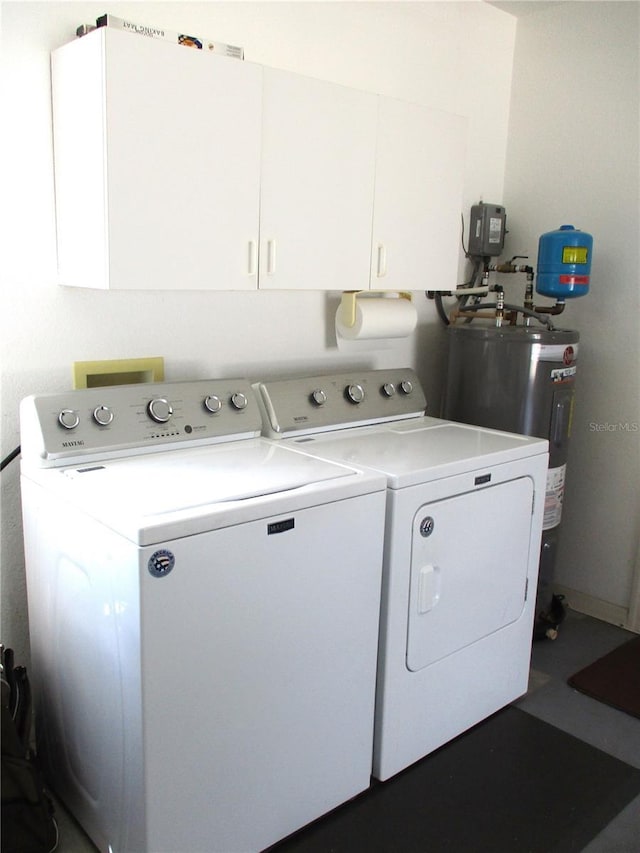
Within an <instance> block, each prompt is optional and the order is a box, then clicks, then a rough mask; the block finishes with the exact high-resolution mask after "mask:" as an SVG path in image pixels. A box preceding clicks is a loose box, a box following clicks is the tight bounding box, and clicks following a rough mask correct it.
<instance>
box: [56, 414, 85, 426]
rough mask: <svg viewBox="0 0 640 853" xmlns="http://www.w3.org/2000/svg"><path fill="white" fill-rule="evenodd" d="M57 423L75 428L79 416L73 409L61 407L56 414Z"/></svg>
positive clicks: (78, 421)
mask: <svg viewBox="0 0 640 853" xmlns="http://www.w3.org/2000/svg"><path fill="white" fill-rule="evenodd" d="M58 423H59V424H60V426H62V427H64V428H65V429H75V428H76V427H77V426H78V424H79V423H80V416H79V415H78V413H77V412H74V411H73V409H63V410H62V411H61V412H60V414H59V415H58Z"/></svg>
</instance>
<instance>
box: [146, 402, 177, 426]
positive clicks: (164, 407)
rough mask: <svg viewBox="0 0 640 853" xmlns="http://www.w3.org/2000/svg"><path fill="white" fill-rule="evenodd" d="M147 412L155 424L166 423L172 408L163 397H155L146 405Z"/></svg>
mask: <svg viewBox="0 0 640 853" xmlns="http://www.w3.org/2000/svg"><path fill="white" fill-rule="evenodd" d="M147 413H148V415H149V417H150V418H151V420H153V421H155V422H156V423H157V424H166V422H167V421H168V420H169V419H170V418H171V415H172V414H173V409H172V408H171V403H170V402H169V401H168V400H167V399H166V398H165V397H155V398H154V399H153V400H151V402H150V403H149V405H148V406H147Z"/></svg>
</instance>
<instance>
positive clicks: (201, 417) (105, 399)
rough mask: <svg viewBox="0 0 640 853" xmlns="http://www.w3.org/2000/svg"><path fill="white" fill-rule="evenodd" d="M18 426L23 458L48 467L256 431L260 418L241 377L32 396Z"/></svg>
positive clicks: (248, 435)
mask: <svg viewBox="0 0 640 853" xmlns="http://www.w3.org/2000/svg"><path fill="white" fill-rule="evenodd" d="M20 425H21V447H22V458H23V461H24V462H25V463H26V464H35V465H39V466H40V467H48V466H55V465H64V464H69V463H71V462H74V461H76V460H78V459H86V458H89V457H91V458H105V457H111V456H118V455H124V454H125V453H127V452H129V451H131V450H134V449H135V450H136V453H139V452H152V451H158V450H162V449H165V448H167V447H177V446H183V445H189V444H192V445H200V444H211V443H214V442H219V441H228V440H230V439H236V438H244V437H254V436H258V435H260V428H261V417H260V412H259V410H258V407H257V405H256V402H255V397H254V394H253V390H252V388H251V385H250V384H249V382H248V381H247V380H246V379H202V380H196V381H192V382H149V383H142V384H139V385H113V386H107V387H100V388H83V389H79V390H76V391H68V392H66V393H60V394H41V395H34V396H31V397H27V398H26V399H25V400H23V401H22V403H21V406H20Z"/></svg>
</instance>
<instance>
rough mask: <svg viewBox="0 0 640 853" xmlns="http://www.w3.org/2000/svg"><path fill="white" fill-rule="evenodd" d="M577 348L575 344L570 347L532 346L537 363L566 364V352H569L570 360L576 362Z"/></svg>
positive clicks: (557, 345) (577, 345)
mask: <svg viewBox="0 0 640 853" xmlns="http://www.w3.org/2000/svg"><path fill="white" fill-rule="evenodd" d="M579 348H580V346H579V344H578V343H577V342H576V343H573V344H571V345H570V346H567V345H566V344H534V345H533V347H532V350H533V356H534V358H537V359H538V361H560V362H563V363H564V364H567V361H566V354H567V350H569V349H570V350H571V355H572V360H573V361H576V359H577V358H578V350H579Z"/></svg>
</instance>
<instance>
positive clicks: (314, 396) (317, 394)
mask: <svg viewBox="0 0 640 853" xmlns="http://www.w3.org/2000/svg"><path fill="white" fill-rule="evenodd" d="M311 402H312V403H315V405H316V406H324V404H325V403H326V402H327V395H326V394H325V393H324V391H323V390H322V388H316V389H315V391H312V392H311Z"/></svg>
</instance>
